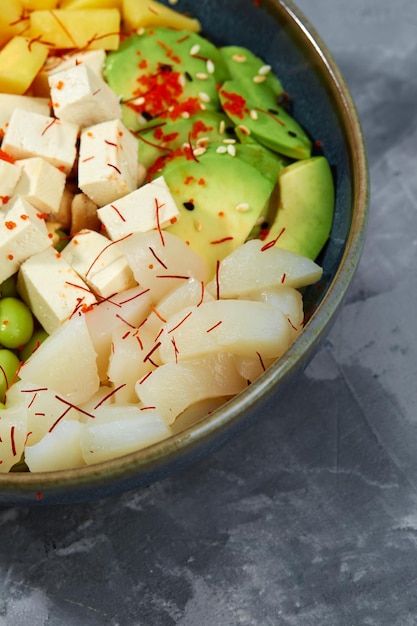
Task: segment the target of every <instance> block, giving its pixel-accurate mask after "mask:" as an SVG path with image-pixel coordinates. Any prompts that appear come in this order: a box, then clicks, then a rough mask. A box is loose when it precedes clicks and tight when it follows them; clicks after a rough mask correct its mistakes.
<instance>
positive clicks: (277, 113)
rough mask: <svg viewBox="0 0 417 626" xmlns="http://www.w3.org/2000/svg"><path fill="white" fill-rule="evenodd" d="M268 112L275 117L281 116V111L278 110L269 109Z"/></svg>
mask: <svg viewBox="0 0 417 626" xmlns="http://www.w3.org/2000/svg"><path fill="white" fill-rule="evenodd" d="M268 111H269V112H270V113H273V114H274V115H279V111H277V109H268Z"/></svg>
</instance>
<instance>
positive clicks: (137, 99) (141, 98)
mask: <svg viewBox="0 0 417 626" xmlns="http://www.w3.org/2000/svg"><path fill="white" fill-rule="evenodd" d="M133 103H134V104H137V105H138V106H141V105H142V104H145V98H144V97H143V96H139V98H135V100H133Z"/></svg>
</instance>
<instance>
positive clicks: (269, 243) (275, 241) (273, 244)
mask: <svg viewBox="0 0 417 626" xmlns="http://www.w3.org/2000/svg"><path fill="white" fill-rule="evenodd" d="M284 232H285V228H282V229H281V230H280V232H279V233H278V236H277V237H275V239H271V241H268V243H266V244H265V245H263V246H262V248H261V252H265V250H269V248H273V247H274V246H275V244H276V243H277V241H278V239H279V238H280V237H281V235H283V234H284Z"/></svg>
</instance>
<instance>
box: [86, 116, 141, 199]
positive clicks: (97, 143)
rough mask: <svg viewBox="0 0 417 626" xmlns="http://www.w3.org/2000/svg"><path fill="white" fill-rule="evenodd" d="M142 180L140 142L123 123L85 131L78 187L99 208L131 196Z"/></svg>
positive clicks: (113, 123) (100, 125) (105, 124)
mask: <svg viewBox="0 0 417 626" xmlns="http://www.w3.org/2000/svg"><path fill="white" fill-rule="evenodd" d="M138 177H139V168H138V141H137V139H136V137H134V135H132V133H131V132H130V131H129V130H127V128H125V126H124V125H123V124H122V122H120V120H112V121H110V122H102V123H101V124H96V125H94V126H90V127H88V128H85V129H83V131H82V133H81V140H80V154H79V161H78V185H79V187H80V189H81V190H82V191H83V192H84V193H85V195H86V196H88V197H89V198H91V200H93V202H95V203H96V204H97V205H98V206H103V205H104V204H108V203H109V202H113V200H117V199H118V198H121V197H122V196H125V195H126V194H128V193H130V192H131V191H133V190H134V189H136V188H137V185H138Z"/></svg>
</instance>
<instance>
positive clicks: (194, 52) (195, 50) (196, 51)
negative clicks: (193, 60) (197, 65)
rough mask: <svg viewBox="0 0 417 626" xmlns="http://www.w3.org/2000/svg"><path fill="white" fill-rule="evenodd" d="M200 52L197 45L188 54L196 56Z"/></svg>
mask: <svg viewBox="0 0 417 626" xmlns="http://www.w3.org/2000/svg"><path fill="white" fill-rule="evenodd" d="M199 52H200V46H199V45H198V43H196V44H195V46H193V47H192V48H191V50H190V54H191V56H192V57H193V56H195V55H196V54H198V53H199Z"/></svg>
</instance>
